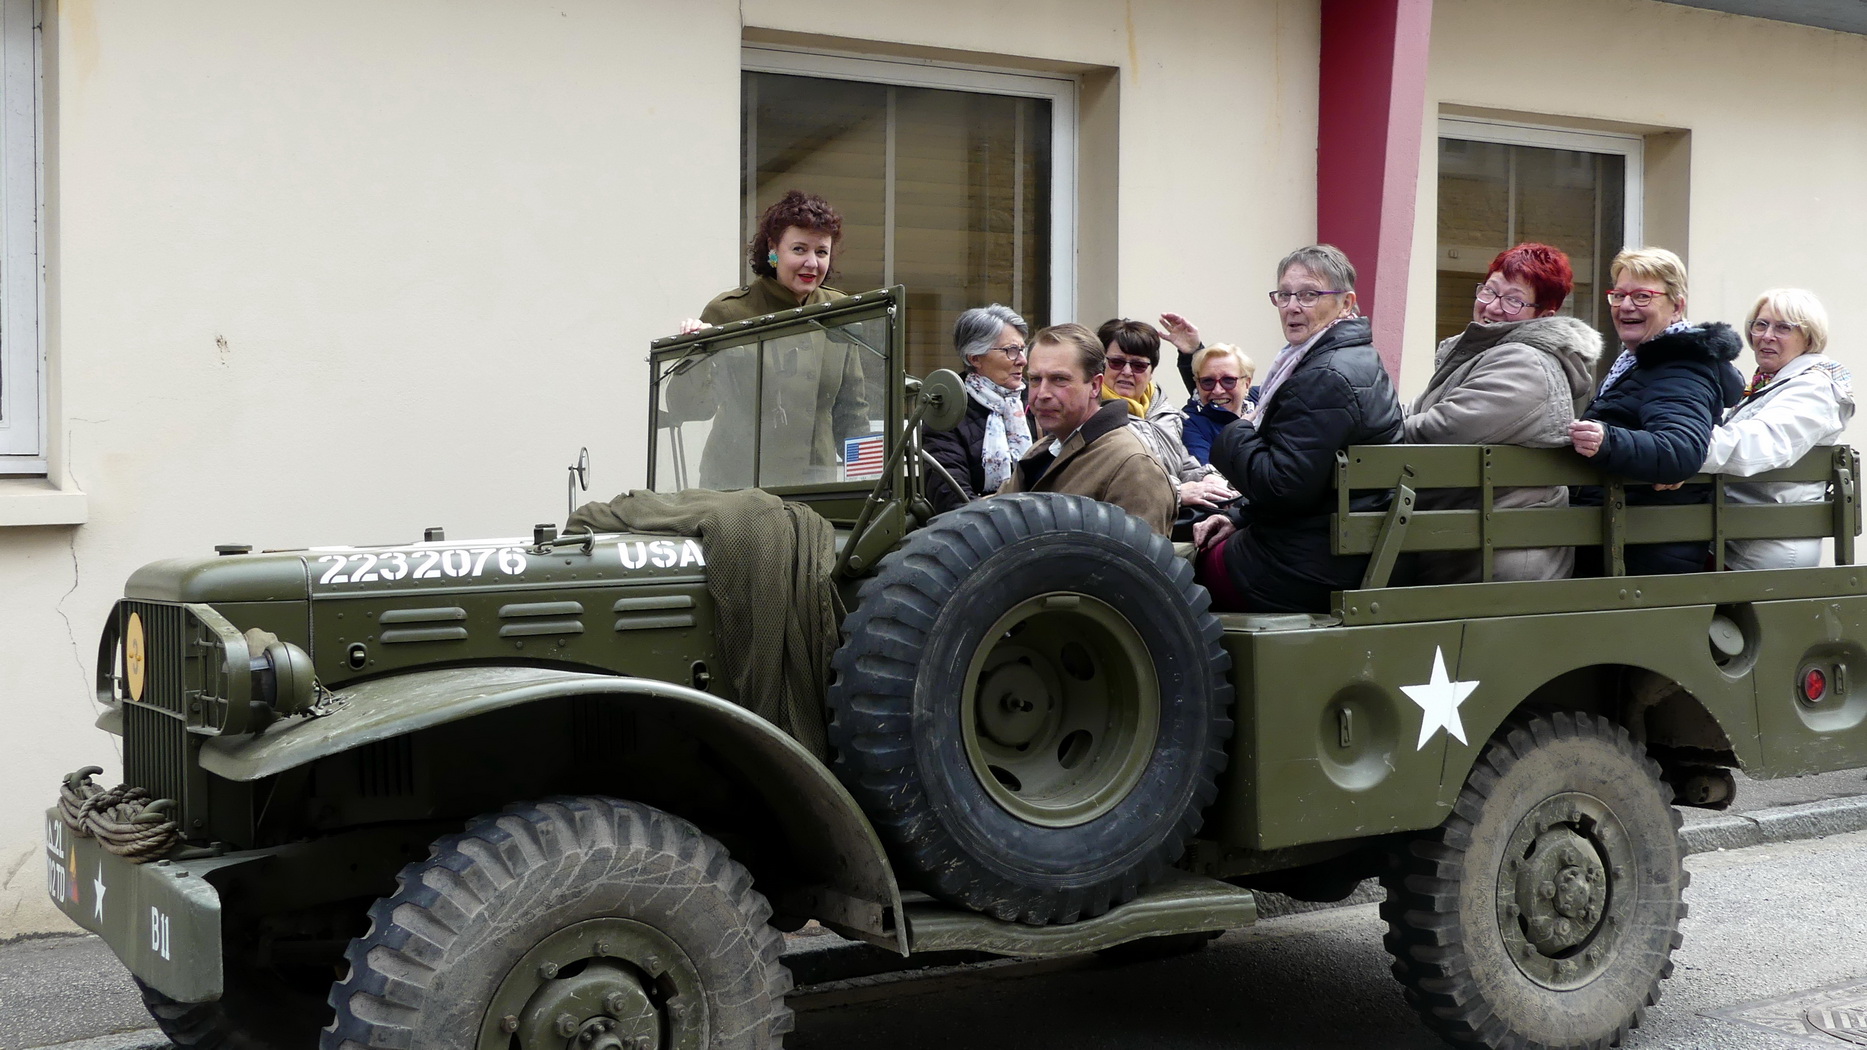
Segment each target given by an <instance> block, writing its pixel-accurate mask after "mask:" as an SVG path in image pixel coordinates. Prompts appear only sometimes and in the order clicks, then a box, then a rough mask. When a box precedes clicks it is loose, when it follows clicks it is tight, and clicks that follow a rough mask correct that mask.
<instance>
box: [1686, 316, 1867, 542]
mask: <svg viewBox="0 0 1867 1050" xmlns="http://www.w3.org/2000/svg"><path fill="white" fill-rule="evenodd" d="M1744 337H1745V339H1746V340H1747V341H1748V342H1749V343H1750V352H1751V353H1752V354H1753V355H1754V356H1755V357H1756V359H1757V371H1756V373H1755V374H1754V375H1752V376H1751V379H1750V383H1749V384H1748V385H1747V386H1745V387H1744V398H1743V400H1741V401H1739V402H1738V403H1737V404H1736V405H1735V406H1733V407H1732V408H1731V410H1730V411H1729V412H1727V413H1725V417H1724V422H1723V423H1722V424H1720V425H1719V426H1718V428H1717V429H1715V430H1713V431H1712V432H1711V448H1710V450H1709V451H1708V452H1706V454H1705V462H1704V465H1703V466H1701V467H1700V468H1699V469H1700V470H1701V471H1702V472H1704V473H1706V474H1738V475H1744V476H1748V475H1751V474H1761V473H1763V472H1764V471H1766V470H1776V469H1777V468H1779V467H1787V466H1789V465H1790V464H1792V463H1794V462H1796V461H1797V460H1799V459H1801V458H1802V457H1803V456H1804V455H1807V454H1808V452H1809V450H1810V449H1812V448H1814V447H1815V446H1817V445H1828V444H1833V443H1834V442H1835V441H1836V440H1838V439H1839V438H1840V437H1841V432H1842V430H1843V429H1845V428H1846V427H1847V425H1848V420H1849V419H1851V418H1853V416H1854V388H1853V385H1852V383H1851V382H1850V377H1849V375H1848V370H1847V369H1846V368H1845V367H1843V366H1842V364H1841V363H1840V362H1839V361H1836V360H1835V359H1834V358H1832V357H1829V356H1828V355H1827V354H1826V353H1825V352H1824V351H1825V350H1827V348H1828V311H1827V310H1825V309H1823V308H1822V303H1821V300H1819V299H1817V298H1815V295H1814V293H1813V292H1807V291H1804V290H1802V289H1800V288H1774V289H1771V290H1770V291H1767V292H1764V293H1763V295H1761V296H1760V297H1758V299H1757V304H1756V305H1755V306H1752V307H1751V308H1750V317H1749V318H1748V319H1747V320H1746V321H1745V326H1744ZM1824 488H1825V483H1823V482H1820V481H1803V482H1797V481H1773V482H1738V483H1734V484H1730V485H1726V486H1725V490H1724V494H1725V498H1726V499H1728V500H1730V501H1731V502H1732V503H1795V502H1799V501H1803V500H1820V499H1821V498H1822V493H1823V490H1824ZM1724 550H1725V554H1724V564H1725V567H1726V568H1728V569H1788V568H1799V567H1804V566H1810V565H1819V564H1821V560H1822V541H1821V540H1817V539H1801V540H1729V541H1726V543H1725V546H1724Z"/></svg>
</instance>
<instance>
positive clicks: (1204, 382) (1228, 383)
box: [1199, 376, 1238, 390]
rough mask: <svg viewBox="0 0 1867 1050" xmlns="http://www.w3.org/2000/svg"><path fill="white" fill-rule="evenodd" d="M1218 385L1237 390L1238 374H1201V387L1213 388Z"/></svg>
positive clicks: (1204, 388) (1203, 388)
mask: <svg viewBox="0 0 1867 1050" xmlns="http://www.w3.org/2000/svg"><path fill="white" fill-rule="evenodd" d="M1218 387H1224V388H1225V389H1227V390H1236V389H1238V377H1237V376H1200V377H1199V389H1201V390H1213V389H1216V388H1218Z"/></svg>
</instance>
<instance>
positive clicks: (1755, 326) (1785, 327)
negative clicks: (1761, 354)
mask: <svg viewBox="0 0 1867 1050" xmlns="http://www.w3.org/2000/svg"><path fill="white" fill-rule="evenodd" d="M1801 330H1802V326H1801V325H1799V324H1797V323H1796V322H1794V321H1765V320H1763V319H1762V318H1758V319H1757V320H1755V321H1752V322H1750V334H1751V335H1754V336H1756V337H1757V338H1759V339H1761V338H1763V337H1764V336H1766V335H1769V334H1770V333H1771V332H1775V333H1776V337H1777V338H1778V339H1787V338H1789V337H1790V336H1792V335H1795V334H1796V333H1797V332H1799V331H1801Z"/></svg>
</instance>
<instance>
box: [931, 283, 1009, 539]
mask: <svg viewBox="0 0 1867 1050" xmlns="http://www.w3.org/2000/svg"><path fill="white" fill-rule="evenodd" d="M1030 336H1031V326H1030V325H1029V324H1026V323H1025V320H1024V318H1022V317H1019V316H1018V314H1017V312H1016V311H1014V310H1012V309H1011V308H1010V307H1008V306H1000V305H999V304H997V303H993V304H992V305H990V306H977V307H974V308H972V309H970V310H967V311H966V312H965V313H963V314H960V315H959V319H958V320H957V321H955V322H954V323H953V349H954V350H955V351H957V352H958V354H959V359H960V362H961V365H960V367H961V368H962V369H963V374H964V376H965V383H966V416H965V418H963V419H961V420H960V422H959V426H957V427H955V428H953V429H952V430H948V431H945V432H934V431H928V430H923V431H922V432H921V447H922V448H923V449H925V450H926V451H927V453H928V454H929V455H931V456H933V458H934V459H935V460H937V461H939V463H940V465H941V466H943V467H945V468H946V471H947V474H948V475H950V476H951V477H952V479H953V481H955V482H957V483H958V484H959V486H960V488H959V491H957V492H956V491H954V489H953V487H952V485H949V484H948V483H947V480H946V478H945V477H942V476H941V474H940V473H939V472H938V471H928V485H927V491H928V497H929V498H930V499H932V501H933V504H934V509H935V510H937V511H940V510H952V509H953V508H954V507H958V506H962V505H964V504H966V503H967V502H969V501H971V500H975V499H978V498H979V497H981V496H987V495H990V494H992V493H994V492H997V491H998V486H999V485H1000V484H1002V483H1003V482H1004V480H1005V479H1006V478H1008V477H1010V476H1011V471H1012V468H1014V467H1015V466H1016V465H1017V463H1018V460H1019V459H1020V458H1022V457H1023V456H1024V453H1025V452H1026V451H1027V450H1029V449H1030V447H1031V427H1030V420H1029V418H1028V417H1027V416H1026V414H1025V398H1026V391H1025V387H1024V363H1025V341H1026V340H1027V339H1029V338H1030Z"/></svg>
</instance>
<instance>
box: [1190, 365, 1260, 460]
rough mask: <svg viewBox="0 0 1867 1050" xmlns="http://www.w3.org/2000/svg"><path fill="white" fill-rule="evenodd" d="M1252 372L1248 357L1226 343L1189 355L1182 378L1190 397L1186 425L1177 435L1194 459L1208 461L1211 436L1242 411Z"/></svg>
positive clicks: (1232, 420) (1210, 450)
mask: <svg viewBox="0 0 1867 1050" xmlns="http://www.w3.org/2000/svg"><path fill="white" fill-rule="evenodd" d="M1184 360H1185V359H1184V358H1183V359H1182V362H1183V363H1184ZM1256 371H1257V369H1256V368H1255V367H1254V366H1253V365H1252V363H1251V358H1249V357H1246V356H1245V352H1244V351H1243V350H1240V349H1238V348H1237V347H1235V346H1233V345H1232V344H1230V343H1214V344H1212V345H1211V346H1206V347H1201V348H1200V349H1199V351H1198V352H1197V353H1195V354H1193V355H1192V366H1191V367H1190V368H1188V369H1187V370H1186V374H1185V376H1184V378H1185V379H1186V388H1187V389H1188V390H1191V391H1192V392H1193V396H1192V397H1189V398H1187V399H1186V408H1185V410H1184V411H1185V413H1186V425H1185V426H1184V427H1182V428H1181V431H1180V437H1181V440H1182V441H1184V442H1185V444H1186V451H1187V452H1188V453H1190V454H1191V455H1192V457H1193V458H1194V459H1196V460H1199V461H1200V462H1201V463H1210V462H1212V439H1213V438H1216V437H1218V436H1219V431H1221V430H1224V429H1225V427H1226V425H1227V424H1229V423H1232V422H1234V421H1236V420H1237V419H1238V416H1239V414H1240V413H1242V412H1243V411H1244V410H1245V407H1246V405H1245V395H1246V394H1247V393H1249V392H1250V390H1251V377H1252V376H1253V375H1254V374H1255V373H1256Z"/></svg>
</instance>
